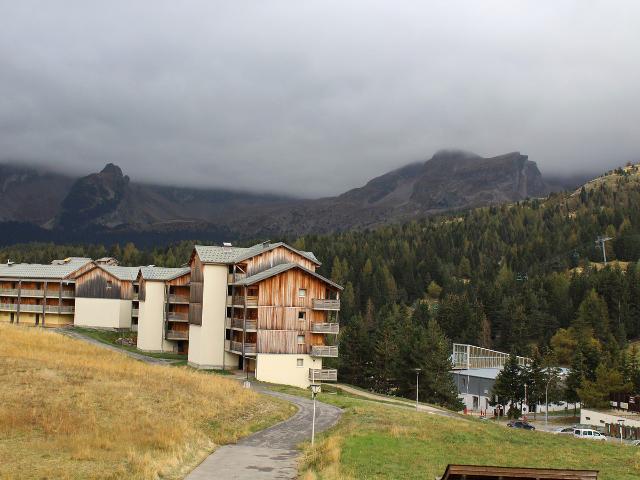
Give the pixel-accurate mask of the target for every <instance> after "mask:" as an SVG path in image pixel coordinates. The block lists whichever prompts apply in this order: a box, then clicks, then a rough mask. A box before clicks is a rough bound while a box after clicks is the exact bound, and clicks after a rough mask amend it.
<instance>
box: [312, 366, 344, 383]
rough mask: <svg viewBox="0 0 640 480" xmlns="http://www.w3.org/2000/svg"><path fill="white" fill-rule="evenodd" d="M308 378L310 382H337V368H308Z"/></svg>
mask: <svg viewBox="0 0 640 480" xmlns="http://www.w3.org/2000/svg"><path fill="white" fill-rule="evenodd" d="M309 380H311V382H313V383H315V382H337V381H338V370H336V369H335V368H310V369H309Z"/></svg>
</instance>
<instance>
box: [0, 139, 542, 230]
mask: <svg viewBox="0 0 640 480" xmlns="http://www.w3.org/2000/svg"><path fill="white" fill-rule="evenodd" d="M1 172H2V170H0V173H1ZM2 178H3V177H2V176H0V181H1V180H2ZM7 178H9V177H6V178H5V184H7V183H9V184H10V183H11V182H15V181H16V180H11V179H12V178H14V177H11V178H9V180H7ZM29 178H31V177H29ZM30 182H31V183H30V184H34V180H30ZM1 185H2V183H0V186H1ZM67 189H68V193H67V194H66V196H65V197H64V199H63V200H62V199H58V200H57V201H52V202H51V207H50V208H49V210H46V209H44V211H43V212H40V213H39V214H38V215H34V216H30V215H31V213H29V212H28V211H26V210H23V209H22V207H21V206H20V205H16V206H15V209H14V211H13V212H12V213H11V216H8V217H6V219H8V220H18V221H23V222H31V223H37V224H38V225H45V226H49V227H51V226H52V225H53V228H54V230H55V231H56V232H58V233H60V232H62V235H63V236H64V235H65V232H67V233H68V232H76V233H75V237H73V238H74V239H76V238H83V237H82V232H89V231H91V232H94V231H98V232H100V231H101V230H104V231H105V232H110V234H112V233H113V232H116V233H117V235H119V236H122V237H124V238H133V237H136V238H138V237H140V236H143V237H144V236H145V235H147V236H148V235H152V234H153V235H155V236H156V237H162V235H166V236H168V237H171V238H173V239H175V238H182V237H184V238H190V239H192V238H214V237H213V235H214V234H215V235H218V234H221V232H223V233H224V235H225V236H226V238H227V239H230V238H236V239H239V238H258V237H262V236H281V235H282V234H287V235H300V234H305V233H323V232H331V231H338V230H346V229H350V228H362V227H372V226H376V225H380V224H384V223H389V222H399V221H405V220H409V219H412V218H416V217H420V216H425V215H431V214H435V213H441V212H446V211H451V210H461V209H465V208H471V207H476V206H481V205H490V204H498V203H504V202H513V201H517V200H522V199H524V198H527V197H539V196H544V195H546V194H547V193H549V188H548V187H547V185H546V184H545V182H544V181H543V180H542V177H541V175H540V171H539V170H538V168H537V166H536V164H535V163H534V162H531V161H529V160H528V158H527V156H526V155H521V154H520V153H517V152H514V153H508V154H505V155H500V156H498V157H493V158H483V157H480V156H478V155H475V154H472V153H467V152H461V151H451V150H450V151H442V152H438V153H437V154H436V155H434V156H433V157H432V158H431V159H429V160H427V161H426V162H423V163H414V164H410V165H407V166H405V167H402V168H400V169H397V170H394V171H392V172H389V173H387V174H385V175H382V176H380V177H377V178H374V179H373V180H371V181H370V182H368V183H367V184H366V185H364V186H363V187H360V188H356V189H353V190H350V191H348V192H346V193H344V194H342V195H340V196H337V197H332V198H324V199H319V200H296V199H291V198H286V197H277V196H272V195H254V194H247V193H242V192H232V191H224V190H197V189H189V188H177V187H161V186H155V185H145V184H136V183H132V182H130V181H129V178H128V177H127V176H125V175H124V174H123V172H122V170H121V169H120V168H119V167H117V166H115V165H113V164H109V165H107V166H106V167H105V168H104V169H103V170H102V171H101V172H99V173H94V174H91V175H88V176H86V177H82V178H80V179H78V180H77V181H75V183H73V185H71V186H69V187H68V188H67ZM46 190H47V189H46ZM60 190H64V188H61V189H60ZM57 195H59V194H57ZM56 206H57V210H56ZM0 212H1V211H0ZM5 215H6V214H5ZM47 216H49V217H50V218H55V221H47V220H46V218H47ZM77 232H80V233H79V234H78V233H77ZM78 235H80V236H79V237H78ZM92 238H93V237H92Z"/></svg>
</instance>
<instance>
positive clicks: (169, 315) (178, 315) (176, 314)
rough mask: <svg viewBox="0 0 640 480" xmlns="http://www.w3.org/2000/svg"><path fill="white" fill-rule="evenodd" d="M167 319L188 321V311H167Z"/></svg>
mask: <svg viewBox="0 0 640 480" xmlns="http://www.w3.org/2000/svg"><path fill="white" fill-rule="evenodd" d="M167 321H169V322H188V321H189V314H188V313H179V312H169V313H167Z"/></svg>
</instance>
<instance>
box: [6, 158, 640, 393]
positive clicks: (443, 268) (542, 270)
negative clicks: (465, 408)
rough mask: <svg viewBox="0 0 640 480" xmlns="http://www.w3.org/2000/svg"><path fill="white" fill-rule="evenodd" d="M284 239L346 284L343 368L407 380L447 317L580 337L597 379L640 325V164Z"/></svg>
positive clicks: (362, 376) (498, 329)
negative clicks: (551, 189)
mask: <svg viewBox="0 0 640 480" xmlns="http://www.w3.org/2000/svg"><path fill="white" fill-rule="evenodd" d="M599 235H607V236H609V237H611V238H612V240H611V241H609V242H607V243H606V248H607V258H608V259H609V260H616V261H617V262H613V264H612V265H611V264H610V265H609V266H607V267H606V268H602V267H603V265H602V264H601V263H594V262H601V261H602V252H601V250H600V249H599V248H597V247H596V246H595V243H594V241H595V239H596V238H597V237H598V236H599ZM285 240H288V241H290V242H292V243H293V244H294V245H295V246H297V247H298V248H301V249H305V250H311V251H313V252H314V253H315V254H316V256H317V257H318V258H319V259H321V260H322V261H324V262H325V263H324V265H323V266H322V267H321V273H323V274H324V275H327V276H329V277H330V278H331V279H332V280H334V281H336V282H338V283H340V284H342V285H344V286H345V290H344V292H343V295H342V299H343V302H342V305H343V307H342V313H341V315H342V317H341V324H342V333H341V335H340V342H341V346H342V349H341V354H340V359H339V362H340V365H339V367H340V375H341V378H342V379H343V380H344V381H351V382H353V383H356V384H359V385H363V386H367V387H372V388H376V389H378V390H382V391H397V392H400V393H406V392H408V391H410V389H411V385H412V383H413V381H414V379H413V373H412V372H411V371H410V369H411V368H413V367H415V366H416V365H420V364H421V362H424V361H426V360H425V358H427V357H433V352H435V351H440V350H441V351H442V352H443V355H444V352H447V351H448V348H449V347H448V345H447V344H446V342H445V343H444V344H443V343H442V341H443V340H442V335H441V333H440V330H442V331H443V332H444V334H445V335H446V337H447V338H448V340H450V341H454V342H464V343H473V344H477V345H481V346H486V347H492V348H496V349H500V350H505V351H512V352H515V353H518V354H524V355H532V354H533V352H534V351H535V350H539V351H542V350H545V349H547V348H548V347H549V348H551V350H553V351H554V352H555V354H556V356H557V359H558V361H559V362H560V363H563V364H566V365H569V364H571V363H572V362H573V361H574V360H575V358H574V353H575V352H576V351H580V353H581V354H582V355H583V357H584V358H586V359H587V360H585V361H586V362H587V363H588V365H587V366H588V371H587V378H592V379H595V376H596V373H595V370H596V367H597V366H598V365H600V364H601V363H606V364H607V365H614V364H616V365H617V364H618V363H619V361H620V352H621V351H622V348H623V347H624V346H625V344H626V342H627V340H628V339H633V338H637V337H639V336H640V265H639V263H638V259H639V258H640V181H639V176H638V168H637V167H629V168H626V169H624V170H623V169H619V170H617V171H615V172H610V174H608V175H606V176H604V177H602V178H599V179H597V180H595V181H592V182H590V183H589V184H587V185H585V187H583V188H582V189H581V190H579V191H576V192H574V193H572V194H552V195H551V196H550V197H549V198H548V199H546V200H531V201H523V202H519V203H516V204H512V205H502V206H497V207H487V208H479V209H475V210H471V211H469V212H467V213H464V214H461V215H458V216H453V217H452V216H441V217H432V218H427V219H425V220H423V221H419V222H411V223H408V224H405V225H401V226H400V225H399V226H396V225H393V226H387V227H382V228H379V229H376V230H373V231H352V232H345V233H341V234H334V235H325V236H315V235H313V236H304V237H301V238H297V239H285ZM192 245H193V242H183V243H180V244H177V245H174V246H171V247H168V248H164V249H156V250H151V251H139V250H138V249H136V248H135V246H133V245H132V244H128V245H125V246H123V247H120V246H113V247H109V248H105V247H101V246H91V247H83V246H76V247H72V246H54V245H34V244H32V245H21V246H14V247H10V248H5V249H3V250H0V259H2V260H3V261H6V259H7V258H11V260H13V261H49V260H50V259H51V258H54V257H55V258H58V257H64V256H68V255H87V256H91V257H94V258H96V257H99V256H103V255H107V254H109V255H113V256H116V257H117V258H119V259H121V261H122V262H123V263H124V264H132V265H133V264H151V263H153V264H156V265H166V266H176V265H179V264H182V263H184V262H186V261H187V260H188V258H189V254H190V252H191V248H192ZM430 320H435V322H430ZM445 368H446V366H445ZM425 381H427V382H429V379H425ZM432 381H434V382H437V381H438V379H432ZM434 390H435V389H434ZM433 400H436V399H433ZM439 400H440V401H443V402H445V403H446V402H447V401H449V400H450V399H449V400H448V399H446V398H441V399H439Z"/></svg>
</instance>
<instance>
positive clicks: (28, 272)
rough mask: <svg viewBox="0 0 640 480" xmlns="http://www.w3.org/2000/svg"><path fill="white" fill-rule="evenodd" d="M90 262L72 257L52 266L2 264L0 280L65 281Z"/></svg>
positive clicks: (89, 260)
mask: <svg viewBox="0 0 640 480" xmlns="http://www.w3.org/2000/svg"><path fill="white" fill-rule="evenodd" d="M90 262H91V259H90V258H84V257H70V258H66V259H64V260H54V261H53V262H51V263H50V264H42V263H15V264H6V263H3V264H0V278H25V279H63V278H67V277H68V276H69V275H71V274H72V273H73V272H75V271H76V270H78V269H80V268H82V267H83V266H85V265H86V264H87V263H90Z"/></svg>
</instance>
